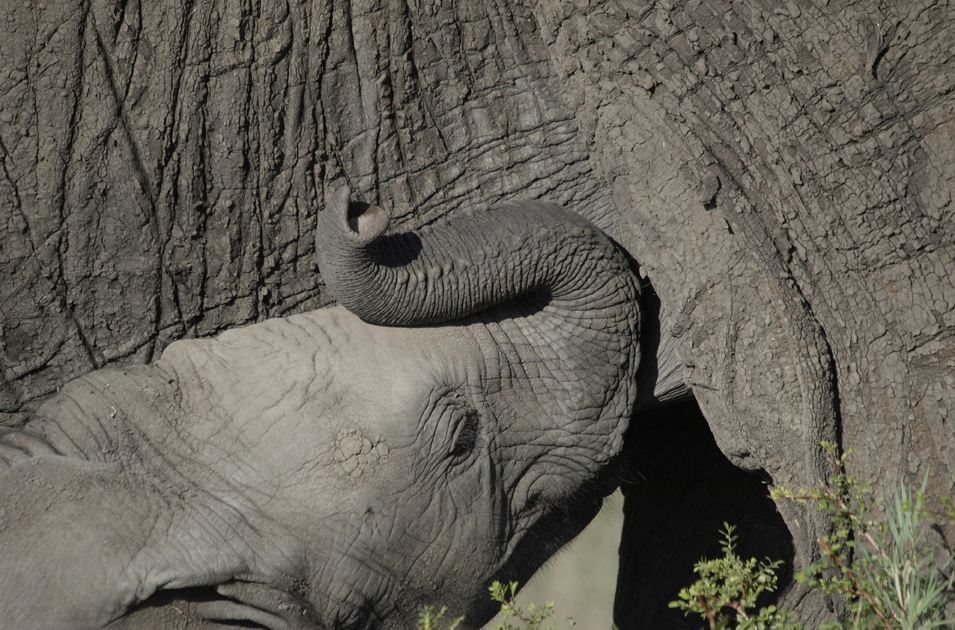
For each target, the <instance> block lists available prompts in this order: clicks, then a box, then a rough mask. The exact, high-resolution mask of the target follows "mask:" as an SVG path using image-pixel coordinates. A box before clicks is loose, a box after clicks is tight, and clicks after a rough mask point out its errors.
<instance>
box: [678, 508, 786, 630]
mask: <svg viewBox="0 0 955 630" xmlns="http://www.w3.org/2000/svg"><path fill="white" fill-rule="evenodd" d="M723 526H724V528H725V529H724V530H723V557H722V558H717V559H716V560H701V561H700V562H697V563H696V566H694V567H693V572H694V573H696V574H697V575H699V579H698V580H697V581H696V582H694V583H693V584H692V585H691V586H689V587H688V588H684V589H682V590H681V591H680V594H679V597H680V599H679V600H677V601H673V602H670V608H679V609H681V610H683V611H684V612H685V613H697V614H699V615H701V616H702V617H703V618H704V619H706V621H707V622H708V623H709V627H710V630H723V629H724V628H730V627H732V628H738V629H739V630H781V629H783V628H788V627H792V628H795V627H797V626H787V625H786V622H787V620H788V619H789V617H790V616H792V614H793V613H791V612H780V611H777V610H776V607H775V606H766V607H765V608H760V609H759V611H758V612H755V611H754V610H753V608H754V607H755V606H756V600H757V599H758V598H759V596H760V595H762V594H763V593H765V592H773V591H775V590H776V569H777V568H778V567H779V565H781V564H782V561H781V560H777V561H775V562H769V561H768V560H767V561H765V562H760V563H757V561H756V558H750V559H749V560H743V559H742V558H740V557H739V556H738V555H736V536H734V535H733V530H734V529H735V528H734V527H733V526H732V525H729V524H728V523H723Z"/></svg>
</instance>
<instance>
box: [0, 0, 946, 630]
mask: <svg viewBox="0 0 955 630" xmlns="http://www.w3.org/2000/svg"><path fill="white" fill-rule="evenodd" d="M953 39H955V11H953V9H952V6H951V3H950V2H946V1H944V0H917V1H914V2H905V3H880V2H876V1H875V0H871V1H863V2H859V3H855V4H853V5H851V6H842V5H839V4H838V3H828V4H827V5H820V4H817V3H811V2H808V1H805V0H793V1H791V2H786V3H779V2H766V1H760V0H742V1H740V2H734V3H713V2H706V3H703V2H696V1H694V0H686V1H683V0H676V1H674V2H660V3H650V2H640V1H634V2H618V1H617V0H593V1H591V2H589V3H587V4H586V7H584V6H583V3H579V2H571V1H570V0H539V1H537V2H534V3H519V2H513V3H508V2H503V1H492V2H486V1H485V0H454V1H453V2H452V1H451V0H446V1H439V2H408V3H399V2H384V1H374V0H369V1H364V2H339V1H333V2H305V3H292V4H289V3H285V2H279V1H275V0H262V1H261V2H258V3H252V4H249V3H245V2H228V1H222V2H212V3H207V4H199V3H195V4H193V3H179V4H177V3H174V2H165V1H158V2H151V3H142V4H139V3H121V2H110V1H107V0H104V1H96V2H74V3H70V2H50V1H47V2H45V3H37V2H33V3H29V4H28V3H25V2H24V3H15V6H12V7H11V8H10V9H9V10H8V11H7V12H6V14H5V21H3V22H0V41H2V42H3V45H2V46H0V152H2V170H0V325H2V328H3V330H2V348H0V361H2V370H3V371H2V376H3V380H2V383H0V412H4V413H5V414H6V415H5V422H6V423H7V424H17V423H19V422H22V421H23V419H24V418H25V417H26V416H25V414H24V411H25V410H29V409H31V408H35V406H36V404H37V403H39V402H40V401H41V400H42V399H43V398H44V397H45V396H48V395H49V394H51V393H52V392H54V391H55V390H56V388H57V387H60V386H61V385H63V384H64V383H65V382H67V381H69V380H70V379H72V378H74V377H76V376H79V375H81V374H84V373H86V372H89V371H90V370H92V369H95V368H97V367H103V366H105V365H114V364H124V363H125V364H132V363H144V362H147V361H149V360H150V359H151V358H153V356H155V355H158V354H159V352H160V351H161V350H162V349H163V348H164V347H165V346H166V345H167V344H168V343H169V342H170V341H172V340H174V339H179V338H182V337H195V336H206V335H210V334H213V333H215V332H217V331H221V330H223V329H226V328H229V327H232V326H234V325H236V324H242V323H248V322H252V321H260V320H262V319H264V318H266V317H268V316H274V315H287V314H291V313H297V312H303V311H307V310H309V309H312V308H314V307H316V306H319V305H322V304H326V303H328V302H329V301H330V297H329V296H328V295H327V294H326V293H325V292H323V290H322V285H321V282H320V279H319V278H318V277H317V276H316V275H315V274H314V266H313V263H312V259H313V258H312V257H313V253H314V252H313V249H312V238H311V237H312V234H311V230H312V226H313V225H314V221H315V212H316V209H317V208H318V207H320V206H321V205H322V203H323V202H324V200H325V199H327V198H329V197H330V195H331V191H332V190H334V189H337V187H338V186H340V185H341V184H343V183H345V182H346V181H347V182H348V183H350V184H351V186H352V188H353V189H354V190H355V192H356V195H357V196H359V197H360V198H362V199H364V200H365V201H368V202H370V203H376V204H379V205H382V206H383V207H386V208H387V209H388V210H389V211H390V212H391V214H392V216H393V218H394V221H395V223H396V224H397V225H398V226H399V227H402V228H407V227H418V226H421V225H423V224H428V223H432V222H434V221H435V220H436V219H437V218H438V217H441V216H444V215H447V214H453V213H455V212H456V211H458V209H460V208H466V207H475V206H478V205H481V204H482V203H485V202H493V201H498V200H501V199H511V198H537V197H548V198H550V199H553V200H555V201H558V202H560V203H562V204H564V205H565V206H567V207H569V208H571V209H574V210H577V211H579V212H580V213H581V214H583V215H585V216H586V217H587V218H589V219H591V220H593V221H594V222H595V223H596V224H597V225H598V226H600V227H601V228H603V229H604V230H605V231H607V232H608V233H609V234H610V235H611V236H612V237H613V238H615V239H616V240H617V241H618V242H619V243H621V244H622V245H623V246H624V247H625V248H626V249H628V251H630V253H631V254H633V255H634V256H635V257H636V258H637V259H639V260H640V262H641V265H643V268H644V269H645V270H646V271H647V272H648V274H649V279H650V280H652V281H653V283H654V288H655V290H656V293H657V294H658V295H659V299H660V302H661V303H662V306H663V310H664V311H665V312H666V313H669V314H670V316H669V318H668V319H667V320H666V322H664V324H663V333H664V334H663V339H664V341H665V342H666V344H665V346H666V348H667V353H671V352H672V351H674V350H675V351H676V353H677V354H678V356H679V358H680V359H681V360H682V362H683V363H684V364H685V366H686V377H687V381H688V382H689V383H690V385H691V387H692V388H693V392H694V394H695V396H696V399H697V400H698V401H699V405H700V407H701V409H702V412H703V414H704V415H705V419H706V422H707V424H708V426H709V428H710V429H711V430H712V434H713V436H714V437H715V440H716V443H717V444H718V445H719V448H720V449H721V450H722V451H723V453H725V454H726V455H727V456H728V457H729V459H730V460H731V461H732V462H733V463H735V464H737V465H738V466H741V467H743V468H745V469H746V470H751V471H755V472H756V473H757V474H758V475H759V476H760V477H761V478H762V479H765V480H767V481H771V482H775V483H785V484H788V485H790V486H799V485H813V484H815V483H817V482H818V481H819V480H820V479H821V478H822V477H824V476H825V475H826V473H827V471H826V466H825V462H824V460H823V459H822V458H821V453H820V451H819V449H818V448H817V445H818V441H819V439H821V438H829V439H834V440H836V441H838V442H839V443H840V444H841V445H842V446H843V447H844V448H854V449H855V451H856V454H855V455H854V456H853V457H852V459H851V460H850V462H849V466H850V472H851V473H853V474H857V475H860V476H864V477H868V478H871V479H873V480H875V482H876V487H877V489H879V490H880V491H883V490H884V489H886V488H891V487H892V485H893V484H894V483H895V482H896V481H898V480H901V479H907V480H910V481H913V480H918V479H920V478H921V476H922V475H923V474H925V473H926V472H929V471H930V473H931V479H930V488H931V491H930V494H931V495H932V496H937V495H938V494H943V493H951V491H952V487H951V479H952V478H951V475H950V473H951V472H952V471H953V470H955V449H953V448H952V445H953V443H955V432H953V429H952V417H953V414H955V341H953V329H955V286H953V280H952V277H953V269H955V245H953V243H955V235H953V234H952V230H953V227H952V226H953V225H955V205H953V202H952V195H951V192H952V190H953V188H955V168H953V166H952V165H953V163H955V131H953V128H952V123H951V121H952V120H953V118H955V96H953V94H955V93H953V91H952V85H955V79H953V77H955V57H953V53H952V51H951V47H950V46H947V45H946V44H945V43H946V42H950V41H952V40H953ZM645 354H647V353H645ZM651 354H652V353H651ZM669 356H672V354H670V355H669ZM641 395H642V394H641ZM688 415H689V416H690V417H696V416H695V415H694V413H693V412H688ZM680 417H683V416H680ZM654 420H655V421H656V424H654V422H653V421H654ZM697 420H699V418H698V417H697V419H696V420H694V421H692V422H689V423H680V422H676V421H675V420H674V417H673V416H670V415H663V414H654V415H652V416H650V415H647V416H641V417H640V418H639V422H635V423H633V426H632V427H631V436H633V437H632V439H631V436H628V440H629V442H628V450H629V452H630V453H631V454H632V455H633V457H634V458H635V460H637V461H634V468H635V469H636V470H638V471H640V467H641V458H645V457H646V456H647V455H652V454H653V451H652V450H649V451H648V450H647V449H646V448H644V447H645V444H646V443H654V440H656V439H658V438H659V439H663V438H668V439H676V440H679V439H687V440H688V441H690V442H692V443H693V444H699V445H702V444H703V443H704V442H706V439H707V436H706V435H705V427H703V426H702V421H701V420H699V421H697ZM674 425H675V426H681V427H684V428H685V429H686V431H685V432H683V433H681V432H670V431H669V430H663V429H667V428H668V427H672V426H674ZM691 425H692V427H696V429H692V430H691ZM655 426H659V427H662V428H661V430H649V429H648V431H649V434H648V435H646V436H641V435H639V434H638V435H634V431H635V429H639V428H640V427H655ZM694 431H695V433H694ZM690 434H693V435H699V436H700V437H699V439H690V438H685V437H684V436H685V435H690ZM642 438H645V440H644V442H640V439H642ZM631 444H632V446H631ZM701 448H702V447H701ZM691 450H692V449H687V451H691ZM662 452H664V450H660V451H658V453H662ZM706 461H711V458H709V457H706V458H688V459H687V460H685V463H684V464H683V465H682V466H674V467H672V468H670V467H668V466H664V465H662V464H661V465H660V466H658V467H657V468H656V469H655V473H654V474H650V473H651V472H653V471H649V470H648V469H646V467H644V469H643V471H642V475H643V478H644V479H646V484H645V485H642V486H639V488H638V490H637V489H633V488H631V487H630V486H628V488H629V489H628V500H627V506H626V510H627V522H626V525H625V529H626V531H625V534H624V538H625V541H626V544H625V549H624V555H623V556H622V558H621V563H622V568H623V571H622V572H621V583H620V585H619V594H620V597H619V599H618V604H617V615H616V616H617V621H618V623H619V624H620V626H621V628H622V629H623V630H629V629H632V628H654V629H656V628H663V627H668V626H667V624H676V623H678V621H679V619H678V618H676V617H666V616H667V615H673V614H674V613H673V611H668V610H667V609H666V607H665V602H666V601H667V599H668V598H671V597H672V594H671V595H663V592H666V591H667V588H664V583H665V582H666V581H667V580H669V582H670V583H671V585H672V588H671V589H669V592H670V593H675V591H676V589H677V588H678V587H679V585H680V584H681V583H683V582H685V581H686V580H687V579H688V578H689V572H690V569H691V567H692V562H693V561H694V560H695V559H697V558H698V557H699V555H696V556H695V557H694V553H695V549H694V548H692V547H691V546H689V545H688V544H687V543H688V540H687V539H686V537H685V535H684V532H689V531H693V532H694V533H696V534H699V535H701V536H702V535H703V534H702V533H701V532H700V531H699V530H696V529H692V528H690V527H683V526H681V524H684V523H688V522H690V521H694V522H700V523H702V524H701V525H700V530H702V529H706V528H705V527H703V525H704V524H705V522H706V520H707V519H709V520H710V522H711V525H712V527H710V528H709V529H710V530H711V531H712V532H713V538H712V539H711V540H715V532H716V529H717V528H718V527H719V524H720V518H721V516H719V515H714V514H713V513H710V512H708V511H707V508H706V507H705V506H708V505H711V503H712V502H709V498H710V497H713V496H727V497H735V496H738V493H737V491H736V488H737V487H738V485H739V484H737V483H735V481H733V478H732V476H731V475H730V476H719V475H710V476H707V469H706V466H707V464H704V463H702V462H706ZM712 461H716V460H712ZM720 461H722V460H720ZM714 465H716V464H714ZM719 466H722V463H720V464H719ZM700 478H707V479H709V480H710V481H714V480H715V479H717V478H720V479H724V480H725V482H724V483H722V484H716V485H713V486H707V487H706V488H705V489H701V488H700V487H699V484H698V483H696V482H695V481H693V480H694V479H700ZM674 487H679V488H680V489H681V492H682V493H683V494H682V496H683V499H684V500H683V504H682V506H683V507H680V506H675V505H674V503H673V501H672V500H671V499H672V496H671V495H672V492H671V489H672V488H674ZM746 492H747V493H748V492H749V490H747V491H746ZM744 494H745V493H744ZM704 500H706V502H704ZM725 503H726V504H727V505H728V504H733V505H737V504H738V503H736V502H735V501H727V502H725ZM695 505H700V506H704V507H701V509H700V510H697V511H695V510H694V509H693V506H695ZM758 514H759V511H758V510H756V511H748V508H744V507H741V508H740V510H739V511H738V512H737V514H736V516H737V517H738V518H737V519H735V520H739V519H742V518H745V517H746V516H747V515H749V516H753V517H754V519H755V521H756V522H761V518H762V517H761V516H759V515H758ZM651 515H652V516H653V517H654V518H651ZM784 516H785V519H786V524H787V525H788V527H789V528H790V530H791V532H792V534H793V542H794V545H795V558H794V559H795V562H796V563H797V564H802V563H805V562H806V561H807V560H808V559H810V558H811V557H812V555H813V553H814V548H815V546H814V543H813V538H814V537H815V535H816V534H817V532H818V530H819V528H824V527H825V523H818V522H814V521H813V520H812V519H811V518H810V517H809V515H807V514H797V513H795V512H792V511H785V513H784ZM743 533H744V538H745V532H743ZM946 535H947V536H948V537H949V540H951V537H952V535H953V532H946ZM661 540H662V541H663V543H662V544H661V542H660V541H661ZM675 549H676V550H680V551H681V552H682V551H686V556H685V557H684V556H683V555H678V554H674V553H672V550H675ZM712 551H717V550H716V549H715V548H714V549H712ZM757 555H762V554H757ZM674 558H678V560H675V559H674ZM648 583H652V584H654V585H659V587H660V592H654V593H652V594H648V589H646V588H645V585H646V584H648ZM650 590H652V589H650ZM786 601H790V602H793V603H798V606H799V609H800V610H801V611H802V612H803V614H804V618H805V620H806V621H807V622H809V623H814V622H815V621H818V619H819V617H818V615H824V614H825V602H820V601H815V600H813V599H811V598H801V595H800V593H798V592H794V593H792V594H791V595H789V596H787V599H786ZM651 613H652V614H651ZM173 614H175V613H173ZM654 615H661V616H656V617H655V616H654ZM664 618H666V620H664ZM671 627H672V626H671Z"/></svg>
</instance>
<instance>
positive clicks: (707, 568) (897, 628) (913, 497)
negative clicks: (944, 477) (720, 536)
mask: <svg viewBox="0 0 955 630" xmlns="http://www.w3.org/2000/svg"><path fill="white" fill-rule="evenodd" d="M822 445H823V447H824V448H825V449H826V451H827V452H828V454H829V457H830V458H831V459H832V463H833V464H834V466H835V468H836V470H838V471H839V472H838V473H836V474H835V475H833V476H832V477H830V478H829V480H828V483H827V484H826V486H825V487H823V488H818V489H816V490H811V491H810V490H800V492H799V493H798V494H797V493H794V492H792V491H789V490H786V489H785V488H780V487H777V488H775V489H773V491H772V493H771V496H772V497H773V499H775V500H777V501H794V502H798V503H811V504H813V505H814V507H815V508H816V509H817V510H819V511H820V512H822V513H823V514H826V515H827V516H828V517H829V519H830V520H831V522H832V523H833V525H834V532H833V533H832V534H829V535H826V536H823V537H822V538H821V539H819V541H818V542H819V547H820V551H821V557H820V559H819V560H817V561H816V562H814V563H812V564H811V565H810V566H809V567H807V568H806V570H805V571H801V572H799V573H797V574H796V580H798V581H800V582H805V583H806V584H807V585H808V586H809V587H810V588H812V589H819V590H821V591H823V592H825V593H827V594H829V595H831V596H834V597H838V598H842V599H843V600H844V601H845V604H846V610H847V611H848V614H847V615H846V617H845V618H844V619H841V620H839V621H836V622H832V623H829V624H825V625H823V626H820V628H819V630H841V629H852V630H861V629H865V630H929V629H932V628H955V620H950V619H946V618H945V608H946V606H948V605H950V604H951V603H952V601H953V598H955V559H953V558H955V556H953V555H952V553H951V552H950V551H949V550H948V549H945V548H943V547H941V546H940V545H932V544H929V543H926V542H925V541H924V540H923V532H924V530H925V528H926V527H927V526H929V525H931V524H933V523H935V522H937V521H938V520H940V519H955V509H953V506H952V502H951V500H949V499H943V500H942V505H943V508H942V509H941V510H939V511H932V510H930V509H929V508H928V507H927V506H926V502H925V489H926V487H927V484H928V476H927V475H926V477H925V480H924V481H923V483H922V486H921V487H920V488H919V489H918V490H916V491H914V492H912V491H910V490H909V489H907V488H906V487H905V486H904V485H900V486H898V488H897V489H896V491H895V494H894V497H893V500H892V502H891V503H890V504H889V505H888V506H887V507H886V509H885V518H884V520H879V519H877V518H873V516H872V515H873V513H874V512H875V511H876V510H875V508H876V507H877V506H878V505H879V502H878V501H876V500H874V499H873V498H872V492H871V484H870V483H869V482H865V481H859V480H857V479H856V478H854V477H851V476H849V475H847V474H846V473H845V463H846V458H847V457H848V456H849V454H851V451H849V452H848V453H846V454H843V455H841V456H840V455H838V452H837V447H836V446H835V445H834V444H829V443H827V442H823V443H822ZM732 533H733V529H732V527H730V526H729V525H726V531H725V533H724V536H725V543H724V546H723V552H724V557H723V558H721V559H718V560H704V561H702V562H699V563H697V565H696V567H695V568H694V571H696V573H697V574H698V575H699V576H700V577H699V579H698V580H697V581H696V582H695V583H694V584H693V585H692V586H690V587H689V588H686V589H683V590H682V591H680V594H679V597H680V599H679V600H677V601H674V602H671V603H670V606H671V607H672V608H680V609H682V610H684V611H685V612H686V613H687V614H688V613H691V612H692V613H697V614H700V615H701V616H703V618H704V619H706V620H707V621H708V622H709V627H710V629H711V630H713V629H716V628H719V629H724V628H738V629H740V630H742V629H747V630H750V629H752V630H778V629H783V628H788V629H793V630H795V629H797V628H801V627H802V626H801V625H800V624H798V623H793V624H790V623H789V619H790V617H791V616H792V615H793V613H792V612H791V611H777V610H776V609H775V608H774V607H772V606H769V607H766V608H762V609H760V610H759V611H758V612H755V611H753V610H752V609H753V608H754V606H755V603H756V599H757V597H758V596H759V595H760V594H761V593H763V592H771V591H773V590H775V588H776V575H775V570H776V569H777V568H778V566H779V565H780V563H779V562H768V561H767V562H763V563H759V564H757V562H756V560H755V559H750V560H747V561H745V562H744V561H743V560H741V559H740V558H739V557H737V556H736V553H735V550H734V543H735V540H736V539H735V537H734V536H733V535H732ZM727 611H730V612H729V613H727ZM732 613H735V615H733V614H732Z"/></svg>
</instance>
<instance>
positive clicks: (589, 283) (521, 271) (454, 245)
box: [316, 186, 639, 344]
mask: <svg viewBox="0 0 955 630" xmlns="http://www.w3.org/2000/svg"><path fill="white" fill-rule="evenodd" d="M349 198H350V190H349V189H348V187H347V186H346V187H342V188H341V189H339V190H338V191H337V192H336V193H335V194H334V197H333V199H332V202H331V204H330V205H329V206H328V207H327V208H326V210H325V211H324V212H322V213H321V214H320V216H319V223H318V230H317V232H316V251H317V255H318V264H319V269H320V270H321V273H322V277H323V278H324V280H325V282H326V284H327V286H328V288H329V290H330V291H331V293H332V295H333V296H334V297H335V299H336V300H337V301H338V302H339V303H340V304H342V305H343V306H344V307H345V308H347V309H348V310H350V311H352V312H353V313H355V314H356V315H358V316H359V317H361V318H362V319H363V320H365V321H367V322H369V323H373V324H379V325H386V326H413V325H422V324H435V323H440V322H445V321H450V320H454V319H459V318H461V317H465V316H467V315H471V314H473V313H477V312H480V311H483V310H485V309H487V308H489V307H492V306H494V305H496V304H500V303H502V302H506V301H510V300H515V299H517V298H521V297H522V296H523V297H524V298H525V299H527V300H528V302H529V305H534V306H540V307H543V306H544V305H547V309H546V310H547V311H549V312H551V313H553V314H555V315H557V316H558V317H563V318H566V319H568V320H570V321H569V322H568V323H573V324H576V325H577V326H581V327H583V328H585V329H590V330H592V331H594V332H597V331H600V332H602V333H606V334H610V335H613V336H620V335H623V337H624V338H626V342H625V343H629V342H631V341H632V342H633V343H634V344H636V338H637V336H638V330H639V311H638V309H637V300H638V294H639V288H638V285H637V283H636V279H635V278H634V277H633V274H632V272H631V271H630V268H629V263H628V261H627V260H626V258H625V256H624V255H623V254H622V252H620V251H619V250H618V249H617V247H616V246H615V245H614V244H613V243H612V242H611V241H610V239H609V238H607V237H606V236H605V235H604V234H603V233H602V232H600V230H598V229H597V228H596V227H595V226H594V225H593V224H592V223H590V222H589V221H587V220H586V219H584V218H583V217H581V216H580V215H578V214H576V213H574V212H571V211H569V210H565V209H563V208H561V207H560V206H557V205H556V204H551V203H546V202H540V201H521V202H508V203H502V204H498V205H496V206H493V207H491V208H489V209H487V211H486V212H480V213H473V214H465V215H459V216H457V217H453V218H451V219H449V220H445V221H443V222H441V223H438V224H435V225H434V226H426V227H423V228H421V229H419V230H417V231H415V232H408V233H402V234H393V235H388V236H386V235H385V234H384V233H385V231H386V229H387V228H388V222H389V217H388V215H387V213H386V212H385V211H384V210H383V209H381V208H378V207H376V206H368V205H367V204H350V203H349V201H350V199H349Z"/></svg>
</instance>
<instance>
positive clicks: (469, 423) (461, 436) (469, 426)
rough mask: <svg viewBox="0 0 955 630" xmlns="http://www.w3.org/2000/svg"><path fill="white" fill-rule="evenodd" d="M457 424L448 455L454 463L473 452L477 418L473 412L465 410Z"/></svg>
mask: <svg viewBox="0 0 955 630" xmlns="http://www.w3.org/2000/svg"><path fill="white" fill-rule="evenodd" d="M462 416H463V417H462V418H461V419H460V421H459V422H458V423H457V427H456V429H455V434H454V442H453V445H452V447H451V452H450V453H448V455H449V456H450V457H451V459H453V460H455V462H458V461H461V460H463V459H465V458H466V457H467V456H468V455H470V454H471V451H473V450H474V446H475V444H477V438H478V418H477V413H475V412H474V411H473V410H470V409H469V410H466V411H464V412H463V413H462Z"/></svg>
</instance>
